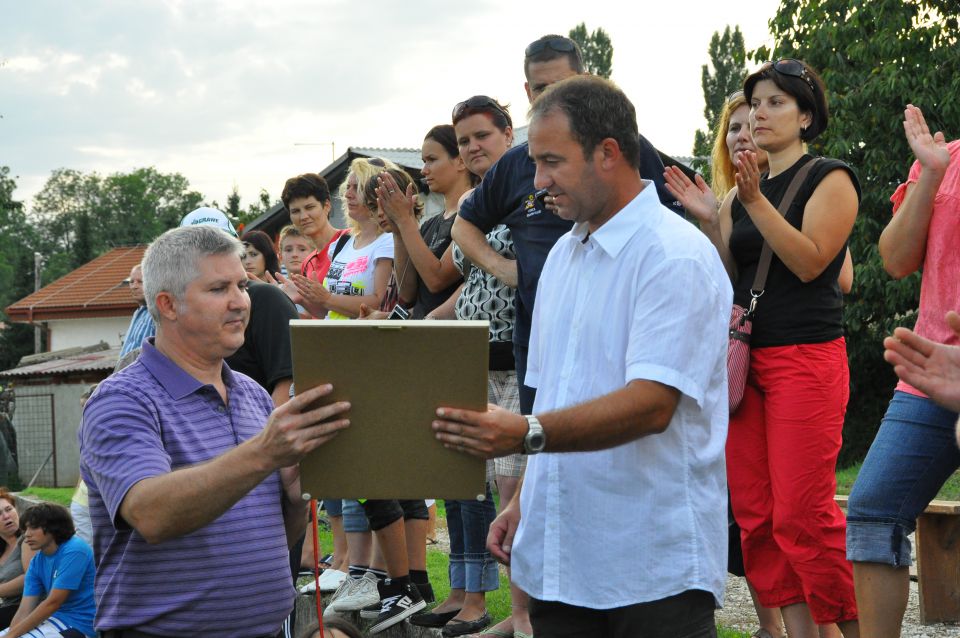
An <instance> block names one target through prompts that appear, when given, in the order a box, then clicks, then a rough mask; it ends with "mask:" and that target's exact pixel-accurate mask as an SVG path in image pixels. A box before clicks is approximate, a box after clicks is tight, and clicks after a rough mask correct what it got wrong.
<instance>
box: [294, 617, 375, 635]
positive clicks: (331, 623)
mask: <svg viewBox="0 0 960 638" xmlns="http://www.w3.org/2000/svg"><path fill="white" fill-rule="evenodd" d="M323 627H324V629H325V630H326V629H336V630H337V631H339V632H340V633H342V634H343V635H344V636H347V637H348V638H363V632H361V631H360V630H359V629H358V628H357V626H356V625H354V624H353V623H352V622H350V621H349V620H346V619H345V618H339V617H333V618H324V619H323ZM299 633H300V635H299V638H314V637H315V636H319V637H320V638H323V634H322V633H320V622H319V621H316V620H315V621H313V622H312V623H310V624H309V625H307V626H306V627H304V628H303V629H302V630H300V632H299Z"/></svg>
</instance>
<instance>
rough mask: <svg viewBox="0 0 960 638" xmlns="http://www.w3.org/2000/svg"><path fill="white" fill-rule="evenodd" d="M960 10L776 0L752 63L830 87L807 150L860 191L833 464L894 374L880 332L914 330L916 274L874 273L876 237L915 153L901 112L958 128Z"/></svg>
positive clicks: (859, 438) (864, 441)
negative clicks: (820, 125) (837, 163)
mask: <svg viewBox="0 0 960 638" xmlns="http://www.w3.org/2000/svg"><path fill="white" fill-rule="evenodd" d="M957 26H958V21H957V9H956V2H955V1H953V0H874V1H873V2H860V1H859V0H782V1H781V3H780V8H779V10H778V12H777V15H776V17H775V18H774V19H773V20H771V21H770V31H771V35H772V36H773V38H774V43H775V44H774V46H773V49H772V50H769V49H767V48H766V47H761V48H760V49H758V50H757V51H755V52H754V53H753V54H752V57H753V59H754V60H756V61H762V60H772V59H777V58H781V57H795V58H801V59H803V60H806V61H807V62H808V63H809V64H811V65H812V66H813V67H814V68H816V69H817V70H818V71H819V72H820V73H821V75H822V77H823V80H824V82H825V84H826V86H827V91H828V98H829V102H830V109H831V122H830V125H829V127H828V129H827V131H826V132H825V133H824V134H823V135H821V136H820V138H819V139H818V140H816V142H815V143H814V144H813V150H814V151H815V152H817V153H820V154H822V155H825V156H829V157H835V158H838V159H841V160H843V161H845V162H847V163H848V164H850V166H852V167H853V168H854V170H855V171H856V172H857V174H858V175H859V178H860V182H861V185H862V187H863V194H862V199H861V204H860V213H859V215H858V217H857V221H856V224H855V226H854V229H853V235H852V236H851V239H850V249H851V252H852V254H853V259H854V262H855V264H856V265H855V274H856V282H855V284H854V289H853V292H852V294H851V295H849V297H848V298H847V305H846V309H845V311H844V320H845V324H846V332H847V348H848V353H849V357H850V370H851V399H850V405H849V408H848V410H847V419H846V423H845V426H844V448H843V451H842V452H841V457H840V463H841V464H842V465H848V464H850V463H852V462H855V461H857V460H859V459H862V458H863V456H864V454H865V452H866V450H867V448H868V447H869V445H870V442H871V441H872V440H873V437H874V435H875V433H876V429H877V426H878V425H879V422H880V418H881V417H882V415H883V412H884V411H885V409H886V405H887V402H888V401H889V398H890V395H891V393H892V390H893V386H894V384H895V381H896V378H895V376H894V375H893V372H892V370H891V368H890V366H889V365H887V364H886V362H884V361H883V345H882V339H883V337H884V336H886V335H889V334H890V333H891V332H892V331H893V328H894V327H896V326H898V325H906V326H912V325H913V323H914V321H915V320H916V310H917V305H918V301H919V281H920V279H919V275H918V274H914V275H911V276H910V277H907V278H905V279H903V280H901V281H894V280H892V279H891V278H890V276H889V275H887V274H886V273H885V272H884V270H883V265H882V263H881V260H880V257H879V253H878V251H877V241H878V239H879V237H880V232H881V231H882V230H883V228H884V226H885V225H886V224H887V222H888V221H889V219H890V214H891V205H890V201H889V198H890V195H891V193H892V192H893V191H894V189H895V188H896V187H897V185H898V184H899V183H900V182H902V181H904V179H905V178H906V175H907V171H908V170H909V168H910V165H911V164H912V162H913V160H914V158H913V157H912V155H911V153H910V149H909V147H908V146H907V143H906V140H905V139H904V136H903V128H902V126H901V121H902V118H903V108H904V106H905V105H906V104H907V103H912V104H915V105H917V106H919V107H920V108H922V109H923V112H924V114H925V116H926V118H927V122H928V123H929V124H930V126H931V128H932V129H934V130H943V131H945V132H946V133H947V136H948V138H953V137H956V136H957V134H958V132H960V101H958V100H957V99H956V96H957V95H960V75H958V74H956V73H953V72H950V71H948V70H949V69H958V68H960V46H957V32H958V31H957Z"/></svg>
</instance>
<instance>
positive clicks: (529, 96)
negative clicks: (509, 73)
mask: <svg viewBox="0 0 960 638" xmlns="http://www.w3.org/2000/svg"><path fill="white" fill-rule="evenodd" d="M523 90H524V91H526V92H527V101H528V102H530V104H533V93H531V92H530V83H529V82H524V83H523Z"/></svg>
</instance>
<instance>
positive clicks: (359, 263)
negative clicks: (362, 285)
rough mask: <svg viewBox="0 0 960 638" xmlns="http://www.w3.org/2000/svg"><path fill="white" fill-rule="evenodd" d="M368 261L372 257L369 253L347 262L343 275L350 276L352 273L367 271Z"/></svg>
mask: <svg viewBox="0 0 960 638" xmlns="http://www.w3.org/2000/svg"><path fill="white" fill-rule="evenodd" d="M368 263H370V257H369V256H368V255H364V256H363V257H360V258H359V259H354V260H353V261H351V262H350V263H349V264H347V267H346V268H344V269H343V274H342V275H341V277H349V276H350V275H355V274H357V273H362V272H366V270H367V264H368Z"/></svg>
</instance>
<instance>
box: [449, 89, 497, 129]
mask: <svg viewBox="0 0 960 638" xmlns="http://www.w3.org/2000/svg"><path fill="white" fill-rule="evenodd" d="M467 109H493V110H494V111H497V112H498V113H502V114H503V115H504V116H505V117H506V118H507V121H508V122H509V121H510V114H509V113H507V112H506V111H505V110H504V109H503V107H502V106H500V104H499V103H498V102H497V101H496V100H495V99H493V98H492V97H487V96H486V95H474V96H473V97H472V98H469V99H466V100H464V101H463V102H460V103H458V104H457V105H456V106H455V107H453V114H452V118H453V122H454V123H456V122H457V121H458V120H459V119H460V118H461V117H463V112H464V111H466V110H467Z"/></svg>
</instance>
